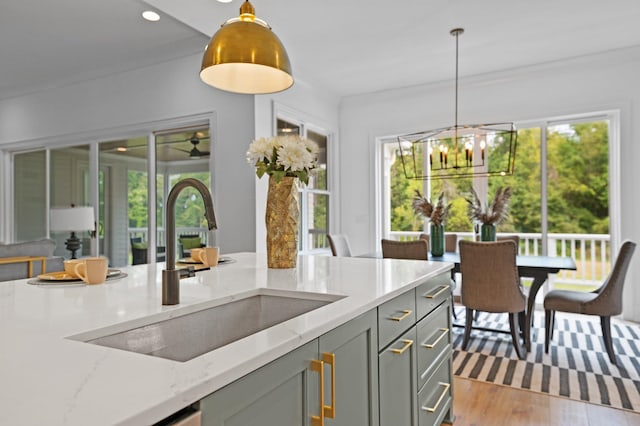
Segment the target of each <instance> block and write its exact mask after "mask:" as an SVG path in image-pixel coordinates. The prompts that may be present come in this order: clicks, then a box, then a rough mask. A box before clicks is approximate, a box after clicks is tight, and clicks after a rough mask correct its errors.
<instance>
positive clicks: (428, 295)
mask: <svg viewBox="0 0 640 426" xmlns="http://www.w3.org/2000/svg"><path fill="white" fill-rule="evenodd" d="M448 289H449V286H448V285H441V286H440V290H438V291H436V292H435V293H434V294H425V295H424V296H423V297H424V298H425V299H435V298H436V297H438V296H439V295H440V293H442V292H444V291H445V290H448Z"/></svg>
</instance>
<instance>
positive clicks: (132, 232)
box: [129, 227, 207, 246]
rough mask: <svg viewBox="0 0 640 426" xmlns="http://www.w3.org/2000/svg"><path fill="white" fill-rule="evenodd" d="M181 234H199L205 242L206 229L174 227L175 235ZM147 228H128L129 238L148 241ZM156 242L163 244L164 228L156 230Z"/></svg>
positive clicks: (159, 244)
mask: <svg viewBox="0 0 640 426" xmlns="http://www.w3.org/2000/svg"><path fill="white" fill-rule="evenodd" d="M182 234H189V235H196V234H197V235H199V236H200V240H201V241H202V242H203V243H206V242H207V230H206V229H205V228H199V227H176V236H179V235H182ZM147 236H148V230H147V228H129V240H130V239H131V238H136V237H140V238H142V241H143V242H146V241H148V238H147ZM156 242H157V245H158V246H164V245H165V230H164V228H158V231H157V232H156Z"/></svg>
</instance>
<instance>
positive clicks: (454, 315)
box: [451, 290, 458, 319]
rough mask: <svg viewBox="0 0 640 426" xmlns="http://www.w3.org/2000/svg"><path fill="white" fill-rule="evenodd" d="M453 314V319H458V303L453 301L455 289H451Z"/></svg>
mask: <svg viewBox="0 0 640 426" xmlns="http://www.w3.org/2000/svg"><path fill="white" fill-rule="evenodd" d="M451 314H452V315H453V319H458V316H457V315H456V304H455V303H454V301H453V290H451Z"/></svg>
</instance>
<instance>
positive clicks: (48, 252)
mask: <svg viewBox="0 0 640 426" xmlns="http://www.w3.org/2000/svg"><path fill="white" fill-rule="evenodd" d="M55 248H56V243H55V241H53V240H50V239H42V240H37V241H27V242H24V243H15V244H0V258H3V257H20V256H45V257H46V258H47V269H46V272H55V271H63V270H64V258H63V257H61V256H54V255H53V251H54V250H55ZM41 273H42V268H41V262H33V271H32V274H33V276H34V277H35V276H38V275H39V274H41ZM27 276H28V265H27V263H26V262H20V263H11V264H5V265H0V281H10V280H18V279H22V278H27Z"/></svg>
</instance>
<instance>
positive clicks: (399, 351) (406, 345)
mask: <svg viewBox="0 0 640 426" xmlns="http://www.w3.org/2000/svg"><path fill="white" fill-rule="evenodd" d="M401 342H404V346H403V347H402V349H391V352H393V353H394V354H398V355H401V354H402V353H403V352H404V351H406V350H407V349H409V347H410V346H411V345H413V340H409V339H402V340H401Z"/></svg>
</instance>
